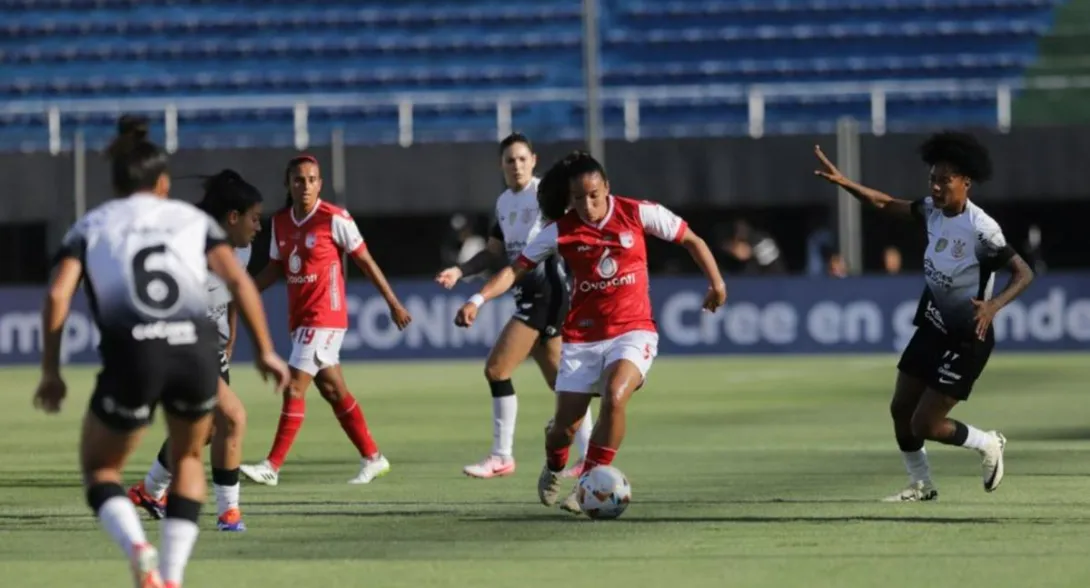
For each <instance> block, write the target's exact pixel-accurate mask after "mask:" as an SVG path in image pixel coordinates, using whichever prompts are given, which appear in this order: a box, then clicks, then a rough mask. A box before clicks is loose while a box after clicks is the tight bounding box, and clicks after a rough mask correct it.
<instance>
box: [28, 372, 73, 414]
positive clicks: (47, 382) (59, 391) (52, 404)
mask: <svg viewBox="0 0 1090 588" xmlns="http://www.w3.org/2000/svg"><path fill="white" fill-rule="evenodd" d="M67 395H68V386H67V385H66V384H65V383H64V380H62V379H61V377H60V375H57V374H51V375H42V380H41V381H40V382H38V390H37V391H36V392H35V393H34V408H37V409H39V410H42V411H44V412H46V413H47V414H53V413H57V412H60V410H61V404H62V403H63V402H64V397H65V396H67Z"/></svg>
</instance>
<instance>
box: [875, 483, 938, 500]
mask: <svg viewBox="0 0 1090 588" xmlns="http://www.w3.org/2000/svg"><path fill="white" fill-rule="evenodd" d="M938 499H939V491H938V489H937V488H935V485H934V484H932V483H931V482H930V481H922V480H920V481H916V482H910V483H909V484H908V486H905V489H904V490H901V491H900V492H898V493H897V494H894V495H893V496H887V497H885V498H883V499H882V502H930V501H935V500H938Z"/></svg>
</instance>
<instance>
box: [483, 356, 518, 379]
mask: <svg viewBox="0 0 1090 588" xmlns="http://www.w3.org/2000/svg"><path fill="white" fill-rule="evenodd" d="M484 379H486V380H488V381H489V382H502V381H504V380H510V379H511V370H510V369H508V367H507V366H505V365H502V364H500V363H499V362H497V361H492V360H491V359H489V360H488V362H487V363H485V364H484Z"/></svg>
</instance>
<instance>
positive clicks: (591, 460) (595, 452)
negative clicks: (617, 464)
mask: <svg viewBox="0 0 1090 588" xmlns="http://www.w3.org/2000/svg"><path fill="white" fill-rule="evenodd" d="M614 457H617V450H616V449H610V448H609V447H602V446H601V445H595V444H594V443H591V444H590V446H589V447H587V457H586V460H585V463H586V464H587V467H586V469H587V470H589V469H591V468H593V467H595V466H607V465H609V464H611V463H613V458H614Z"/></svg>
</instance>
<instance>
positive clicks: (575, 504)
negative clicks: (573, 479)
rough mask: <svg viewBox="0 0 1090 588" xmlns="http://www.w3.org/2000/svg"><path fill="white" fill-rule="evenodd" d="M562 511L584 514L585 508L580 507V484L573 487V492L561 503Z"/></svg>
mask: <svg viewBox="0 0 1090 588" xmlns="http://www.w3.org/2000/svg"><path fill="white" fill-rule="evenodd" d="M560 510H566V511H568V512H570V513H572V514H577V515H581V514H583V507H582V506H580V505H579V484H578V483H577V484H576V485H575V486H574V487H572V489H571V492H570V493H569V494H568V496H567V497H566V498H564V500H562V501H561V502H560Z"/></svg>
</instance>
